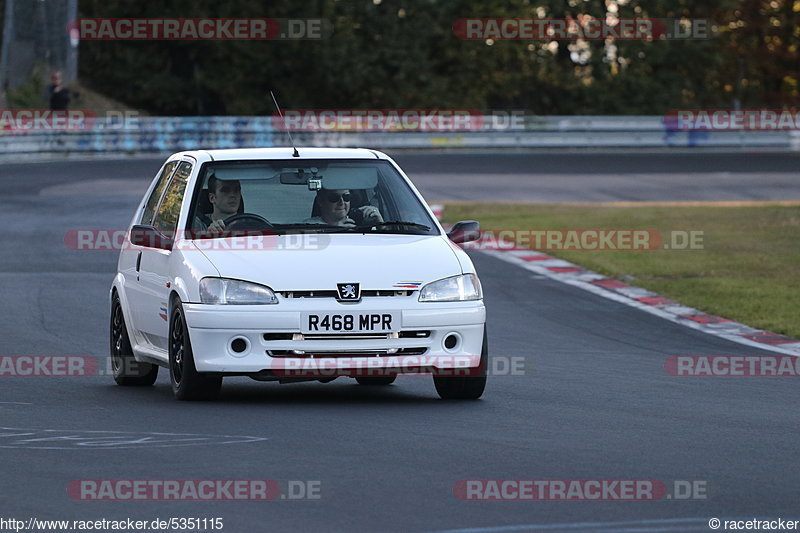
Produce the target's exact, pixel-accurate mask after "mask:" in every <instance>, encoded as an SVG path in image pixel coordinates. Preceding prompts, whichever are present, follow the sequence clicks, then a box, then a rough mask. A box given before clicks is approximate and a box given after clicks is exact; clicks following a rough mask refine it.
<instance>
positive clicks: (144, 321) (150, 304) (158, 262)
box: [135, 161, 192, 351]
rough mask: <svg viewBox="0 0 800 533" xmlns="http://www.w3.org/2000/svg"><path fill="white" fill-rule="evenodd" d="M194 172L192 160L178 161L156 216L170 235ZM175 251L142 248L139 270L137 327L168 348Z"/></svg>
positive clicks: (155, 344) (150, 341)
mask: <svg viewBox="0 0 800 533" xmlns="http://www.w3.org/2000/svg"><path fill="white" fill-rule="evenodd" d="M191 173H192V163H191V162H189V161H181V162H180V163H178V166H177V168H176V169H175V172H174V174H173V175H172V179H171V180H170V181H169V184H168V185H167V187H166V189H165V191H164V195H163V197H162V198H161V201H160V202H159V205H158V208H157V209H156V212H155V216H154V217H153V222H152V226H153V227H155V228H156V229H157V230H158V231H159V232H161V233H162V234H163V235H165V236H167V237H169V238H174V237H175V232H176V230H177V227H178V218H179V217H180V213H181V207H182V205H183V198H184V195H185V192H186V184H187V182H188V180H189V176H190V175H191ZM173 253H174V252H173V251H171V250H161V249H158V248H142V249H141V258H140V260H139V270H138V278H139V281H138V284H139V290H140V296H141V302H140V305H138V306H137V310H136V311H135V314H136V321H137V323H138V328H139V331H140V333H141V334H142V335H143V337H144V338H145V340H146V341H147V343H148V344H150V345H152V346H153V347H155V348H158V349H161V350H165V351H166V350H167V329H168V323H169V293H170V287H169V285H168V283H169V282H170V280H171V276H170V271H169V266H170V257H171V256H172V254H173Z"/></svg>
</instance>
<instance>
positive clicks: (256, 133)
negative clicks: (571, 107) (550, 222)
mask: <svg viewBox="0 0 800 533" xmlns="http://www.w3.org/2000/svg"><path fill="white" fill-rule="evenodd" d="M522 124H523V126H522V127H521V128H517V129H510V128H503V127H497V126H496V124H493V123H492V121H491V120H490V119H489V117H487V120H485V122H484V124H483V125H482V126H481V127H480V128H478V129H476V130H470V131H427V132H426V131H394V132H384V131H380V132H376V131H368V132H367V131H362V132H356V131H314V132H308V131H304V132H297V133H294V139H295V143H296V144H297V145H298V146H334V147H370V148H376V149H402V148H414V149H426V148H451V147H452V148H471V149H480V148H585V147H609V148H612V147H613V148H669V147H721V148H743V149H746V148H758V147H771V148H777V149H787V150H790V149H793V150H800V132H796V131H769V132H761V131H758V132H756V131H749V132H739V131H677V130H675V129H672V128H671V127H670V125H669V124H667V123H665V121H664V120H663V117H660V116H625V117H615V116H578V117H571V116H552V117H536V116H528V117H524V120H523V121H522ZM288 142H289V141H288V138H287V136H286V133H285V132H283V131H281V130H277V129H276V128H275V127H274V125H273V117H271V116H266V117H139V118H136V119H135V120H132V121H130V122H123V121H120V120H109V119H102V118H100V119H97V120H94V121H92V123H91V126H90V127H88V128H87V129H84V130H79V131H7V130H6V131H2V130H0V157H2V156H15V155H17V156H18V155H36V154H64V155H67V154H113V153H120V154H133V153H167V152H169V153H171V152H177V151H181V150H192V149H202V148H208V149H211V148H250V147H270V146H286V145H288Z"/></svg>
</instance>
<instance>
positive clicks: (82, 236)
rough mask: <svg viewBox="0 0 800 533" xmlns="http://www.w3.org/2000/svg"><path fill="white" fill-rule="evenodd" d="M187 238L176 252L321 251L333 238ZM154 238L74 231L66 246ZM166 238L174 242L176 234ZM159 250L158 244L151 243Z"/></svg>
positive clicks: (101, 246) (111, 246)
mask: <svg viewBox="0 0 800 533" xmlns="http://www.w3.org/2000/svg"><path fill="white" fill-rule="evenodd" d="M181 235H182V236H183V237H184V239H178V240H175V241H174V243H173V249H187V250H197V249H200V250H236V251H259V250H297V251H299V250H322V249H325V248H327V246H328V244H329V243H330V235H326V234H319V233H295V234H286V235H277V234H275V233H273V232H270V231H254V232H250V231H230V232H227V233H222V234H220V235H219V238H208V237H211V236H210V235H209V234H208V232H205V231H202V232H201V231H185V232H182V233H181ZM137 236H138V237H148V238H149V237H151V234H150V233H147V232H144V231H139V230H135V229H134V230H126V229H71V230H68V231H67V232H66V233H65V234H64V244H65V245H66V246H67V248H69V249H70V250H75V251H82V252H88V251H95V252H97V251H100V252H103V251H105V252H108V251H120V250H130V249H137V250H138V249H139V247H138V246H135V245H134V244H133V241H134V240H136V237H137ZM163 236H164V237H165V238H167V239H170V240H173V239H174V237H175V232H166V234H163ZM150 244H151V245H152V246H153V247H157V243H156V242H155V241H153V242H152V243H150Z"/></svg>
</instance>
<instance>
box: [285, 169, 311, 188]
mask: <svg viewBox="0 0 800 533" xmlns="http://www.w3.org/2000/svg"><path fill="white" fill-rule="evenodd" d="M310 177H311V174H307V173H305V172H298V171H296V170H295V171H294V172H281V174H280V178H281V183H282V184H284V185H305V184H306V182H307V181H308V178H310Z"/></svg>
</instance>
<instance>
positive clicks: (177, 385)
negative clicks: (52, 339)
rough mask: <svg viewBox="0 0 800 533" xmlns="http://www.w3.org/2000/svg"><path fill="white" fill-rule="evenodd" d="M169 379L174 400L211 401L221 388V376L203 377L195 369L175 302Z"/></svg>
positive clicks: (188, 342)
mask: <svg viewBox="0 0 800 533" xmlns="http://www.w3.org/2000/svg"><path fill="white" fill-rule="evenodd" d="M169 380H170V382H171V383H172V393H173V394H174V395H175V399H176V400H187V401H193V400H213V399H215V398H216V397H217V396H218V395H219V391H220V389H221V388H222V376H220V375H213V374H203V373H200V372H198V371H197V368H195V366H194V354H193V352H192V343H191V341H190V340H189V328H188V327H186V318H185V317H184V315H183V306H182V305H181V302H180V300H177V299H176V300H175V301H174V302H173V304H172V311H171V313H170V320H169Z"/></svg>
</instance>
